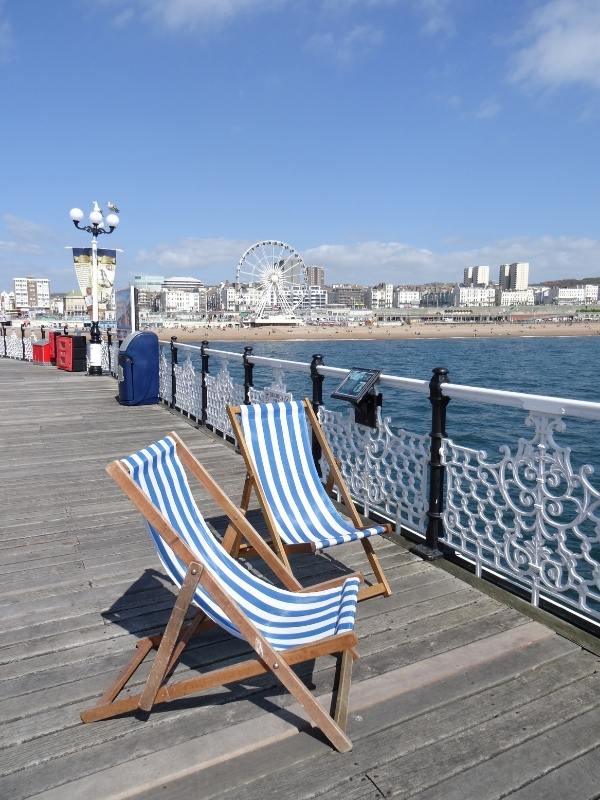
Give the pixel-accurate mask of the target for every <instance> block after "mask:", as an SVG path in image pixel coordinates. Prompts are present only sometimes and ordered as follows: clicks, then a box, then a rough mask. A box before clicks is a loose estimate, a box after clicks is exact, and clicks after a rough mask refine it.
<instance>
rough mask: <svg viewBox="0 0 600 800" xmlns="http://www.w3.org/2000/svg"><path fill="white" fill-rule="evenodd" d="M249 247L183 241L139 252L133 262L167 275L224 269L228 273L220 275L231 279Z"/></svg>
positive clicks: (247, 244) (236, 243) (234, 242)
mask: <svg viewBox="0 0 600 800" xmlns="http://www.w3.org/2000/svg"><path fill="white" fill-rule="evenodd" d="M251 244H253V242H250V241H243V240H241V239H218V238H214V239H196V238H187V239H182V240H181V241H180V242H177V243H176V244H174V245H168V244H165V245H158V246H157V247H154V248H151V249H149V250H139V251H138V253H137V255H136V261H138V262H140V263H143V264H147V265H155V266H157V267H160V268H161V269H163V270H171V271H173V270H179V271H182V270H183V271H185V270H188V271H189V270H192V271H193V270H198V269H199V270H202V269H207V268H214V267H219V268H223V267H225V268H226V269H228V270H229V272H228V273H225V272H223V275H224V277H229V278H230V279H231V278H233V277H234V275H235V267H236V265H237V263H238V261H239V260H240V256H241V255H242V253H243V252H244V251H245V250H246V249H247V248H248V247H250V245H251Z"/></svg>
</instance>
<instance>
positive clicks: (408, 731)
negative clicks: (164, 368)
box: [0, 360, 600, 800]
mask: <svg viewBox="0 0 600 800" xmlns="http://www.w3.org/2000/svg"><path fill="white" fill-rule="evenodd" d="M0 375H1V376H2V381H1V383H0V396H1V400H2V408H3V412H4V413H3V415H2V417H1V419H0V429H1V432H2V460H1V462H0V491H1V493H2V508H3V519H2V521H3V525H2V529H1V538H0V572H1V573H2V580H1V582H0V607H1V611H2V619H3V625H2V630H1V633H0V662H1V664H2V681H1V683H0V718H1V719H2V721H3V732H2V738H1V741H0V776H1V777H0V796H2V797H7V798H9V797H10V798H11V800H20V799H21V798H27V797H36V798H44V800H51V798H52V799H54V798H56V799H57V800H59V799H60V800H69V799H70V798H80V797H84V796H87V797H91V798H110V797H140V798H142V797H143V798H145V800H149V799H154V798H157V799H158V798H161V800H163V799H164V800H166V799H168V800H175V799H176V798H180V799H181V800H188V798H212V797H219V798H238V797H240V798H241V797H244V798H246V800H251V799H252V798H257V800H258V798H266V797H267V798H269V797H272V798H280V797H286V796H290V797H294V798H312V797H320V798H339V797H342V796H343V797H344V798H345V799H346V800H358V799H359V798H365V799H366V798H380V797H392V796H394V797H415V798H419V800H425V798H430V799H431V800H434V799H436V800H437V798H444V800H448V799H449V798H456V800H464V799H465V798H477V800H484V798H488V799H489V800H492V799H493V798H501V797H502V798H504V797H510V798H512V800H533V798H539V797H542V796H543V797H547V798H553V797H557V798H558V797H577V798H579V800H584V798H592V797H596V796H597V794H598V786H599V785H600V767H599V766H598V757H597V755H598V753H597V747H598V738H599V732H600V726H599V725H598V722H599V721H600V715H599V713H598V705H599V703H600V691H599V689H600V679H599V677H598V675H597V674H596V671H597V669H598V659H597V658H596V657H595V656H593V655H592V654H591V653H588V652H586V651H584V650H582V649H581V648H579V647H578V646H576V645H575V644H573V643H572V642H570V641H567V640H566V639H564V638H562V637H560V636H558V635H557V634H556V633H554V632H553V631H551V630H550V629H549V628H546V627H544V626H543V625H541V624H539V623H538V622H532V621H531V620H530V619H529V618H528V617H526V616H523V615H522V614H520V613H519V612H518V611H516V610H515V609H513V608H510V607H507V606H504V605H502V604H501V603H499V602H497V601H496V600H495V599H492V598H491V597H489V596H487V595H485V594H482V593H480V592H478V591H477V590H476V589H474V588H472V587H471V586H469V585H468V584H466V583H464V582H463V581H461V580H460V579H459V578H457V577H455V576H453V575H451V574H449V573H448V572H446V571H444V570H442V569H440V568H439V567H438V566H436V565H434V564H430V563H426V562H424V561H421V560H419V559H418V558H416V557H415V556H414V555H412V554H411V553H409V552H408V551H407V550H406V549H404V548H403V547H401V546H398V545H397V544H395V543H393V542H391V541H385V540H381V541H378V542H375V545H376V547H377V552H378V554H379V556H380V558H381V560H382V563H383V565H384V567H385V569H386V573H387V575H388V577H389V579H390V582H391V585H392V589H393V592H394V594H393V595H392V597H390V598H387V599H384V598H377V599H372V600H368V601H366V602H364V603H362V604H361V605H360V607H359V614H358V620H357V634H358V636H359V642H360V644H359V652H360V655H361V659H360V661H359V662H358V663H357V664H356V665H355V669H354V684H353V692H352V696H351V714H350V722H349V733H350V736H351V737H352V739H353V741H354V750H353V751H352V753H350V754H348V755H347V756H340V755H338V754H337V753H335V752H333V751H332V750H331V749H330V748H329V746H328V745H327V744H326V743H325V742H324V741H323V740H322V739H321V738H320V737H319V736H318V735H312V733H311V731H310V729H309V727H308V725H307V724H306V723H305V722H304V719H305V718H304V716H303V715H302V714H301V713H300V712H299V710H298V709H297V708H296V706H295V705H294V704H293V702H292V701H291V699H290V697H289V696H288V695H287V694H285V693H284V692H283V691H282V690H280V688H279V686H278V685H277V684H276V683H274V681H273V679H272V678H270V677H269V676H264V677H261V678H257V679H255V680H252V681H249V682H247V683H244V684H243V685H231V686H227V687H225V688H223V689H220V690H218V691H212V692H210V693H205V694H202V695H199V696H196V697H193V698H187V699H185V700H184V701H179V702H176V703H172V704H169V705H163V706H161V707H159V708H157V709H156V711H155V712H154V713H153V714H152V715H151V716H150V718H149V720H148V721H147V722H145V723H142V722H140V721H139V720H137V719H136V718H135V717H127V716H125V717H122V718H119V719H114V720H110V721H106V722H99V723H94V724H89V725H83V724H81V723H80V721H79V711H80V710H81V709H82V708H84V707H86V706H89V705H90V704H91V703H92V702H93V701H95V700H96V699H97V698H98V697H99V696H100V695H101V694H102V692H103V691H104V689H105V688H106V686H107V685H108V684H109V683H110V682H111V681H112V680H113V679H114V677H115V676H116V675H117V673H118V671H119V670H120V669H121V667H122V666H123V665H124V663H125V662H126V660H127V658H128V656H129V654H130V653H131V651H132V649H133V648H134V646H135V642H136V641H137V640H138V639H139V638H140V637H141V636H145V635H147V634H148V633H150V632H154V631H156V630H157V629H160V628H161V627H162V626H163V625H164V624H165V622H166V620H167V618H168V615H169V613H170V610H171V607H172V602H173V593H172V590H171V586H170V584H169V581H168V580H167V579H166V578H165V577H164V574H163V572H162V568H161V566H160V564H159V563H158V561H157V560H156V558H155V555H154V549H153V547H152V544H151V542H150V540H149V538H148V536H147V533H146V531H145V527H144V524H143V522H142V519H141V517H140V516H139V515H138V513H137V512H136V511H135V510H134V509H133V507H132V506H131V505H130V503H129V502H128V501H127V499H126V498H125V497H124V496H123V495H122V494H121V493H120V491H119V490H118V488H117V487H116V486H115V485H114V484H113V483H112V481H111V480H110V479H109V478H108V477H107V476H106V474H105V473H104V467H105V465H106V464H107V463H108V462H109V461H110V460H112V459H114V458H117V457H119V456H122V455H125V454H128V453H130V452H132V451H133V450H136V449H138V448H139V447H141V446H143V445H145V444H147V443H148V442H150V441H152V440H154V439H156V438H158V437H160V436H162V435H164V433H165V432H167V431H168V430H173V429H174V430H176V431H177V432H178V433H179V434H180V435H181V436H182V438H183V439H184V440H185V442H186V444H187V445H188V446H189V447H190V448H191V449H192V451H193V452H194V454H195V455H196V456H197V457H198V458H199V459H200V461H202V463H203V464H204V465H205V466H206V467H207V469H208V470H209V471H210V472H211V473H212V474H213V475H214V477H215V478H216V479H217V480H218V481H219V482H220V483H221V485H222V486H223V488H224V489H225V491H226V492H227V493H228V494H229V495H230V496H231V497H232V498H233V499H234V500H238V499H239V497H240V495H241V489H242V482H243V477H244V472H243V464H242V460H241V458H240V457H239V456H238V455H236V454H235V453H234V451H233V450H232V449H231V448H228V447H225V446H224V445H223V444H222V443H221V442H219V441H217V440H215V439H214V438H213V437H211V436H210V435H208V434H206V433H204V432H202V431H198V430H195V429H193V428H192V427H190V426H189V425H187V423H186V422H185V421H184V420H183V419H181V418H180V417H178V416H173V415H170V414H169V412H168V411H167V410H166V409H164V408H163V407H159V406H153V407H142V408H131V409H129V408H122V407H119V406H118V405H117V404H116V403H115V401H114V394H115V383H114V381H113V380H112V379H110V378H87V377H86V376H84V375H69V374H65V373H61V372H57V371H55V370H53V369H51V368H42V367H36V366H33V365H31V364H21V363H19V362H11V361H4V360H2V361H0ZM196 490H197V499H198V502H199V505H200V508H201V509H202V510H203V512H204V513H205V515H206V517H207V518H208V519H209V521H212V522H213V524H214V526H215V528H216V529H220V530H221V531H222V528H223V519H222V518H218V517H217V516H216V515H217V514H218V511H217V508H216V507H215V505H214V503H213V502H212V501H211V500H210V499H209V498H207V497H206V496H204V495H203V493H202V491H201V490H200V489H199V487H196ZM255 520H256V518H255ZM332 554H333V556H334V557H331V555H329V554H324V555H318V556H299V557H296V558H295V560H294V566H295V573H296V575H297V577H299V579H300V580H301V581H302V582H303V583H306V584H310V583H316V582H318V581H320V580H325V579H327V578H329V577H333V576H334V575H335V574H338V573H339V572H340V571H352V570H354V569H361V570H364V571H366V573H367V576H368V572H367V567H368V564H367V562H366V560H365V558H364V554H363V551H362V548H360V546H359V547H356V546H354V545H352V546H343V547H337V548H335V550H334V551H332ZM253 568H257V569H258V568H259V563H258V562H253ZM246 652H247V649H246V647H245V645H244V643H243V642H240V641H239V640H237V639H234V638H232V637H229V636H227V635H226V634H224V633H222V632H220V631H219V630H218V629H216V630H214V631H212V632H211V633H209V634H204V635H203V636H200V637H198V638H197V639H195V640H193V642H192V645H191V646H190V647H189V648H188V650H187V652H186V653H185V655H184V658H183V659H182V661H181V663H180V664H179V665H178V667H177V670H176V674H177V675H178V676H182V675H184V674H185V673H186V672H193V671H198V670H200V671H202V670H203V669H206V668H209V667H211V666H213V665H215V664H219V665H226V664H228V663H233V662H235V661H236V660H237V659H239V658H241V657H242V656H243V655H244V654H245V653H246ZM145 669H147V668H142V670H141V671H140V674H139V675H138V676H137V677H136V682H135V683H134V686H136V685H139V684H140V683H141V682H142V681H143V680H144V678H145V676H146V674H147V672H146V671H145ZM333 671H334V660H333V659H329V658H323V659H320V660H318V661H317V662H316V663H314V664H308V665H304V666H303V667H302V668H300V671H299V674H300V675H301V677H302V678H303V680H305V681H306V682H307V684H308V685H309V686H311V688H313V689H314V691H315V692H316V693H317V695H319V696H320V697H321V698H322V700H323V702H325V703H327V694H328V692H329V691H330V689H331V685H332V681H333Z"/></svg>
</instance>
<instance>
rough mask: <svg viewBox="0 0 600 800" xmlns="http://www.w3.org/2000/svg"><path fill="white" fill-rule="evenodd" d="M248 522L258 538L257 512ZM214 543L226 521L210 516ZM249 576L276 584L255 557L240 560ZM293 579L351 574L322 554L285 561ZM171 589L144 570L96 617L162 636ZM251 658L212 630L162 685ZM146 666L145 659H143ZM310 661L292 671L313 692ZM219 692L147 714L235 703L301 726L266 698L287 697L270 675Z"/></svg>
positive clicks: (241, 644) (141, 676)
mask: <svg viewBox="0 0 600 800" xmlns="http://www.w3.org/2000/svg"><path fill="white" fill-rule="evenodd" d="M248 518H249V520H250V522H251V523H252V524H253V525H254V526H255V527H256V528H257V530H258V531H259V533H261V534H262V535H263V536H264V535H265V533H266V526H265V523H264V519H263V517H262V513H261V512H260V510H251V511H249V512H248ZM206 522H207V523H208V525H209V527H210V528H211V529H212V530H213V532H214V533H215V534H216V536H217V537H218V538H220V539H221V538H222V537H223V535H224V534H225V531H226V529H227V526H228V524H229V520H228V518H227V517H226V516H225V515H219V516H214V517H211V518H208V519H207V520H206ZM241 560H242V562H243V563H245V565H246V566H247V568H248V569H249V570H250V571H252V572H253V573H254V574H255V575H258V576H259V577H261V578H264V579H266V580H268V581H270V582H271V583H274V584H279V581H278V579H277V578H276V577H275V575H274V574H273V573H272V572H271V570H270V569H269V568H268V567H267V565H266V564H265V563H264V562H263V561H262V559H260V558H251V559H243V558H242V559H241ZM290 562H291V565H292V569H293V571H294V574H295V575H296V577H297V578H298V580H299V581H300V582H301V583H302V584H303V585H305V586H310V585H311V584H316V583H320V582H322V581H325V580H329V579H331V578H335V577H337V576H340V575H344V574H348V573H349V572H351V570H350V569H349V568H348V567H346V566H345V565H344V564H342V563H341V562H339V561H336V560H335V559H333V558H331V557H330V556H328V555H324V554H321V553H319V554H316V555H313V554H295V555H292V556H291V557H290ZM176 595H177V589H176V587H175V586H174V584H173V583H172V582H171V580H170V579H169V578H168V577H167V576H166V575H165V574H164V573H162V572H160V571H159V570H157V569H154V568H149V569H146V570H145V571H144V573H143V574H142V575H140V577H139V578H138V579H137V580H135V581H134V582H133V583H132V584H131V585H130V586H129V587H128V588H127V589H126V591H125V592H124V593H123V594H122V595H121V596H120V597H119V598H118V599H117V600H115V602H114V603H113V604H112V605H111V606H110V607H109V608H107V609H106V610H105V611H103V612H102V616H103V618H104V620H105V622H106V623H107V624H110V625H119V626H120V627H121V628H123V629H124V630H125V631H127V632H128V633H129V634H132V635H133V636H137V637H139V638H143V637H146V636H150V635H153V634H158V633H162V632H163V631H164V629H165V626H166V624H167V622H168V619H169V616H170V614H171V612H172V610H173V606H174V604H175V599H176ZM195 613H196V611H195V606H191V607H190V609H189V610H188V615H187V617H186V619H187V620H190V619H191V618H192V617H193V616H194V615H195ZM255 657H256V654H255V653H254V651H253V650H252V649H251V648H250V646H249V645H248V644H247V643H246V642H245V640H243V639H238V638H237V637H235V636H232V635H231V634H229V633H227V632H225V631H224V630H222V629H221V628H220V627H218V626H216V625H215V626H214V627H210V628H208V629H205V630H202V631H200V632H199V633H198V634H197V635H196V636H194V637H193V638H192V639H191V640H190V642H189V643H188V645H187V647H186V648H185V649H184V651H183V653H182V655H181V658H180V659H179V662H178V664H177V665H176V666H175V667H174V669H173V670H172V672H171V673H170V674H169V675H167V678H166V681H165V682H169V681H171V682H173V681H177V680H178V679H180V678H181V677H182V676H185V677H191V676H193V675H194V674H202V673H206V672H210V671H211V670H213V669H218V668H220V667H224V666H230V665H234V664H237V663H241V662H243V661H246V660H247V659H249V658H255ZM148 661H150V658H149V659H148ZM314 667H315V662H314V660H308V661H305V662H303V663H301V664H298V665H296V666H295V667H294V671H295V672H296V674H297V675H298V676H299V677H300V679H301V680H302V681H303V683H304V684H305V685H306V686H307V688H308V689H311V690H313V689H315V681H314V679H313V678H314ZM148 671H149V666H148V665H146V666H142V667H141V668H140V670H139V672H138V673H137V674H136V675H135V676H134V677H133V681H134V684H135V688H134V689H133V691H141V689H142V688H143V684H144V681H145V679H146V677H147V674H148ZM225 688H226V689H227V691H223V690H222V689H221V688H220V687H215V688H214V689H210V690H207V691H205V692H202V693H200V694H197V695H190V696H187V697H184V698H181V699H177V700H173V701H170V702H168V703H163V704H161V705H157V706H156V708H155V709H153V711H152V713H153V714H156V713H165V712H168V711H169V710H183V709H190V708H198V709H200V708H202V707H205V706H210V705H214V704H215V702H216V703H217V705H221V704H226V703H229V702H234V701H236V700H248V701H250V702H252V703H254V704H255V705H256V706H257V707H259V708H260V709H261V710H263V711H271V712H275V713H277V714H279V715H280V716H282V717H283V718H285V719H287V720H288V721H290V722H292V724H294V725H297V726H298V725H300V726H301V727H303V728H304V727H306V725H305V723H304V721H303V720H302V719H301V718H300V717H297V716H296V715H294V714H293V713H291V712H289V711H286V710H285V708H282V707H281V706H280V705H279V704H278V703H274V702H272V700H270V699H269V698H273V699H274V698H276V697H280V696H282V695H285V694H286V693H287V690H286V689H284V687H283V686H282V685H281V684H280V683H279V681H278V680H277V678H276V677H275V676H274V675H273V674H272V673H270V672H267V673H265V674H263V675H260V676H257V677H254V678H250V679H246V680H244V681H243V682H242V683H237V684H229V685H228V686H227V687H225Z"/></svg>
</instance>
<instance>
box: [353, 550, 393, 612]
mask: <svg viewBox="0 0 600 800" xmlns="http://www.w3.org/2000/svg"><path fill="white" fill-rule="evenodd" d="M360 541H361V542H362V546H363V547H364V550H365V553H366V554H367V558H368V559H369V564H370V565H371V568H372V569H373V574H374V575H375V578H376V579H377V586H378V587H379V590H378V591H373V592H370V591H369V590H370V589H372V590H375V589H376V586H367V587H366V588H365V589H363V590H362V591H361V592H359V596H358V599H359V600H364V599H366V598H367V597H373V596H374V595H379V594H382V595H383V596H384V597H389V596H390V595H391V593H392V590H391V588H390V584H389V583H388V579H387V578H386V577H385V573H384V572H383V567H382V566H381V564H380V562H379V559H378V558H377V555H376V553H375V550H373V545H372V544H371V542H370V541H369V540H368V539H366V538H365V539H361V540H360Z"/></svg>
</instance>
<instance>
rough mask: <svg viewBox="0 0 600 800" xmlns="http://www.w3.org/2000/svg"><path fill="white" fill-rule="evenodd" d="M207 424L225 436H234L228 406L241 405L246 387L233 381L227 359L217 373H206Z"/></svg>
mask: <svg viewBox="0 0 600 800" xmlns="http://www.w3.org/2000/svg"><path fill="white" fill-rule="evenodd" d="M206 389H207V398H206V424H207V425H210V426H211V428H212V429H213V430H215V431H219V432H220V433H222V434H223V435H225V436H231V437H233V429H232V427H231V423H230V421H229V417H228V416H227V410H226V409H227V406H239V405H241V404H242V403H243V402H244V387H243V386H239V385H238V384H236V383H234V382H233V378H232V377H231V375H230V373H229V369H228V367H227V361H225V360H223V361H222V362H221V368H220V369H219V372H218V373H217V374H216V375H206Z"/></svg>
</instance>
